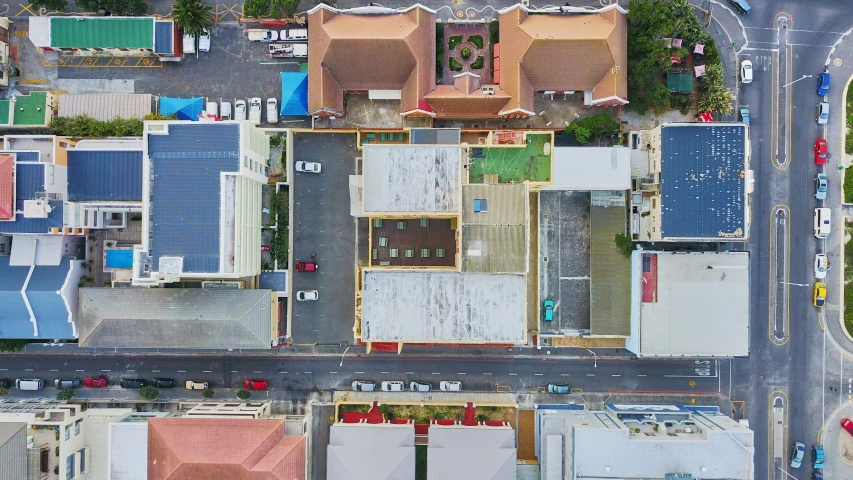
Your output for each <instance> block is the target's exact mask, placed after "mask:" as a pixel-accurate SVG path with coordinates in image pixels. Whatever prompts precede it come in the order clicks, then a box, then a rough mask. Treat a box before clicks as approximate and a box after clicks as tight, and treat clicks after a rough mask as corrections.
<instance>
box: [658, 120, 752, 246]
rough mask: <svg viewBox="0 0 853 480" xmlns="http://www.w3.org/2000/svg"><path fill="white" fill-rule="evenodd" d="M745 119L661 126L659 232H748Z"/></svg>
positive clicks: (721, 235) (727, 235) (711, 235)
mask: <svg viewBox="0 0 853 480" xmlns="http://www.w3.org/2000/svg"><path fill="white" fill-rule="evenodd" d="M747 140H748V138H747V127H746V125H744V124H715V123H709V124H700V123H692V124H674V125H663V126H662V127H661V166H660V169H661V172H660V182H661V197H662V198H661V208H662V212H661V237H663V238H695V239H700V238H701V239H720V240H725V239H743V238H745V237H746V228H747V225H746V208H748V206H747V205H746V181H747V180H746V169H747V165H746V154H747V151H746V146H747Z"/></svg>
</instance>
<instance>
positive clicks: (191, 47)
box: [184, 34, 195, 53]
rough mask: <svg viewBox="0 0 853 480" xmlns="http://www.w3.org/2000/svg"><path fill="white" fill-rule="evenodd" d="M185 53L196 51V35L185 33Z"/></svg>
mask: <svg viewBox="0 0 853 480" xmlns="http://www.w3.org/2000/svg"><path fill="white" fill-rule="evenodd" d="M184 53H195V35H189V34H185V35H184Z"/></svg>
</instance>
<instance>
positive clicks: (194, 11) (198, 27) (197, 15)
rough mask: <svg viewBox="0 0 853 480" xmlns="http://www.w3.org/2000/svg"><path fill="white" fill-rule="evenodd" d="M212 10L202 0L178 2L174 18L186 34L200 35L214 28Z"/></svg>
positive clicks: (173, 7)
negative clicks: (205, 30)
mask: <svg viewBox="0 0 853 480" xmlns="http://www.w3.org/2000/svg"><path fill="white" fill-rule="evenodd" d="M211 9H212V7H211V6H210V5H207V4H205V3H202V2H201V0H177V1H176V2H175V3H174V4H173V5H172V18H173V19H174V21H175V25H177V26H178V28H180V29H181V31H182V32H184V33H185V34H188V35H198V34H200V33H201V32H202V31H203V30H204V29H206V28H207V29H209V28H210V27H212V26H213V14H212V10H211ZM152 120H154V119H152Z"/></svg>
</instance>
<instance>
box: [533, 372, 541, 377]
mask: <svg viewBox="0 0 853 480" xmlns="http://www.w3.org/2000/svg"><path fill="white" fill-rule="evenodd" d="M533 375H536V376H537V377H541V376H542V375H543V374H541V373H534V374H533Z"/></svg>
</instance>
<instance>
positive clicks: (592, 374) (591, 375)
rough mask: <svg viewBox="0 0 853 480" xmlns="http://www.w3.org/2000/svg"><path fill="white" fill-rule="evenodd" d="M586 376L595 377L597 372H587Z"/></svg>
mask: <svg viewBox="0 0 853 480" xmlns="http://www.w3.org/2000/svg"><path fill="white" fill-rule="evenodd" d="M586 376H587V377H594V376H595V374H594V373H587V374H586Z"/></svg>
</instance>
